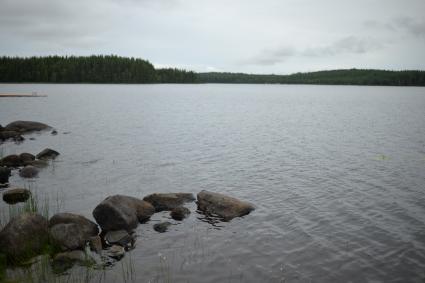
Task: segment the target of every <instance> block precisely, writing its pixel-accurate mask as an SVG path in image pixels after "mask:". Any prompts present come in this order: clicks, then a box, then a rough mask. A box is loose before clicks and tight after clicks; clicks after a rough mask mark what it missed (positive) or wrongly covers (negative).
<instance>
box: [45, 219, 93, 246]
mask: <svg viewBox="0 0 425 283" xmlns="http://www.w3.org/2000/svg"><path fill="white" fill-rule="evenodd" d="M49 233H50V239H51V241H52V243H54V244H56V245H57V246H58V247H59V248H60V249H61V250H64V251H65V250H77V249H84V247H85V245H86V243H87V241H88V239H87V238H86V235H85V234H84V233H82V231H81V229H80V228H79V227H78V225H77V224H75V223H68V224H64V223H61V224H56V225H55V226H53V227H51V228H50V229H49Z"/></svg>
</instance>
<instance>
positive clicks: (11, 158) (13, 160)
mask: <svg viewBox="0 0 425 283" xmlns="http://www.w3.org/2000/svg"><path fill="white" fill-rule="evenodd" d="M0 165H2V166H6V167H20V166H22V165H23V163H22V160H21V158H20V157H19V156H18V155H16V154H11V155H8V156H5V157H3V158H2V159H1V161H0Z"/></svg>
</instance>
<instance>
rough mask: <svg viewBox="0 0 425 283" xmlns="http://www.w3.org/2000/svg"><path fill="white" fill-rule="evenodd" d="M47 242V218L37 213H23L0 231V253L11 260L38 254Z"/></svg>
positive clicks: (19, 260)
mask: <svg viewBox="0 0 425 283" xmlns="http://www.w3.org/2000/svg"><path fill="white" fill-rule="evenodd" d="M47 242H48V228H47V220H46V219H45V218H44V217H43V216H41V215H39V214H34V213H23V214H21V215H19V216H17V217H15V218H13V219H12V220H10V222H9V223H8V224H7V225H6V226H5V227H4V229H3V230H2V231H1V232H0V253H4V254H5V255H6V256H7V257H8V260H10V261H11V262H21V261H23V260H25V259H28V258H31V257H32V256H34V255H37V254H39V253H40V252H41V251H42V249H43V247H44V246H45V245H46V244H47Z"/></svg>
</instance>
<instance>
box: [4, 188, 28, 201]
mask: <svg viewBox="0 0 425 283" xmlns="http://www.w3.org/2000/svg"><path fill="white" fill-rule="evenodd" d="M30 196H31V192H30V191H29V190H27V189H21V188H16V189H11V190H8V191H6V192H4V193H3V200H4V201H5V202H7V203H8V204H15V203H18V202H25V201H26V200H27V199H29V197H30Z"/></svg>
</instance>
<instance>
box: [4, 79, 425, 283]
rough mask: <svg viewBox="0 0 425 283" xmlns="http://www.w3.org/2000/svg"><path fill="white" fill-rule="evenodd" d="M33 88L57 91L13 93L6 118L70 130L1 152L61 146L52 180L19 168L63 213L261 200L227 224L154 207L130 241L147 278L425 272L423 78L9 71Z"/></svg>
mask: <svg viewBox="0 0 425 283" xmlns="http://www.w3.org/2000/svg"><path fill="white" fill-rule="evenodd" d="M33 91H37V92H38V94H46V95H48V97H44V98H43V97H41V98H1V99H0V124H2V125H5V124H7V123H9V122H12V121H14V120H35V121H40V122H43V123H47V124H49V125H51V126H53V127H54V128H55V129H57V131H58V133H59V134H58V135H56V136H52V135H50V134H49V133H42V134H32V135H27V136H26V138H27V139H26V140H25V141H24V142H23V143H22V144H14V143H11V142H9V143H5V144H2V145H0V153H1V154H3V155H7V154H14V153H18V154H19V153H21V152H31V153H33V154H36V153H38V152H40V151H41V150H42V149H44V148H46V147H50V148H53V149H55V150H57V151H59V152H60V153H61V155H60V156H59V157H58V159H57V160H56V161H55V162H54V163H53V164H52V165H51V166H49V167H47V168H45V169H43V170H42V171H41V172H40V175H39V177H38V178H36V179H34V180H23V179H21V178H20V177H19V176H18V174H16V173H15V174H14V175H13V177H12V178H11V183H12V184H13V185H14V186H15V185H16V186H26V187H30V188H31V190H33V191H34V192H36V193H37V195H38V197H40V198H43V199H44V198H48V199H49V205H50V206H51V208H50V209H51V211H52V212H55V209H56V210H57V209H58V208H57V207H59V210H60V211H67V212H75V213H79V214H82V215H84V216H86V217H88V218H89V219H92V220H93V217H92V211H93V209H94V207H95V206H96V205H97V204H98V203H99V202H101V201H102V200H103V199H104V198H105V197H107V196H109V195H112V194H125V195H130V196H135V197H140V198H143V197H144V196H146V195H148V194H150V193H154V192H191V193H194V194H196V193H198V192H200V191H201V190H204V189H205V190H210V191H214V192H219V193H225V194H228V195H231V196H234V197H237V198H239V199H242V200H246V201H249V202H251V203H253V204H254V205H255V206H256V210H255V211H253V212H252V213H251V214H249V215H247V216H244V217H242V218H236V219H233V220H232V221H230V222H223V223H217V224H215V225H213V224H211V223H208V222H207V221H205V219H204V218H203V217H202V215H201V214H198V213H197V212H196V204H195V203H192V204H189V205H188V206H187V207H189V208H190V209H191V211H192V213H191V215H190V217H189V218H187V219H185V220H184V221H182V222H175V221H173V223H174V224H176V225H172V226H171V227H170V229H169V231H168V232H166V233H162V234H160V233H157V232H155V231H154V230H153V228H152V225H153V224H154V223H158V222H159V221H161V220H169V219H168V218H169V216H168V213H167V212H162V213H157V214H155V215H154V216H153V217H152V219H151V221H149V222H148V223H146V224H141V225H139V226H138V228H137V230H136V232H137V236H138V237H137V242H136V248H135V249H134V250H132V251H131V252H129V253H127V254H126V257H127V258H128V257H131V260H132V264H134V267H135V268H134V269H135V274H134V276H135V277H136V279H137V282H424V280H425V88H415V87H367V86H301V85H225V84H217V85H211V84H205V85H84V84H74V85H46V84H23V85H14V84H3V85H0V93H11V92H12V93H31V92H33ZM64 132H69V133H68V134H64ZM29 137H34V138H35V140H29ZM0 209H2V211H5V210H7V205H6V204H5V203H4V202H3V201H1V204H0ZM119 268H120V264H119V263H118V264H115V265H113V266H111V267H110V268H109V269H108V270H107V273H114V272H115V273H118V272H119ZM110 281H111V282H113V281H114V280H110Z"/></svg>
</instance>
